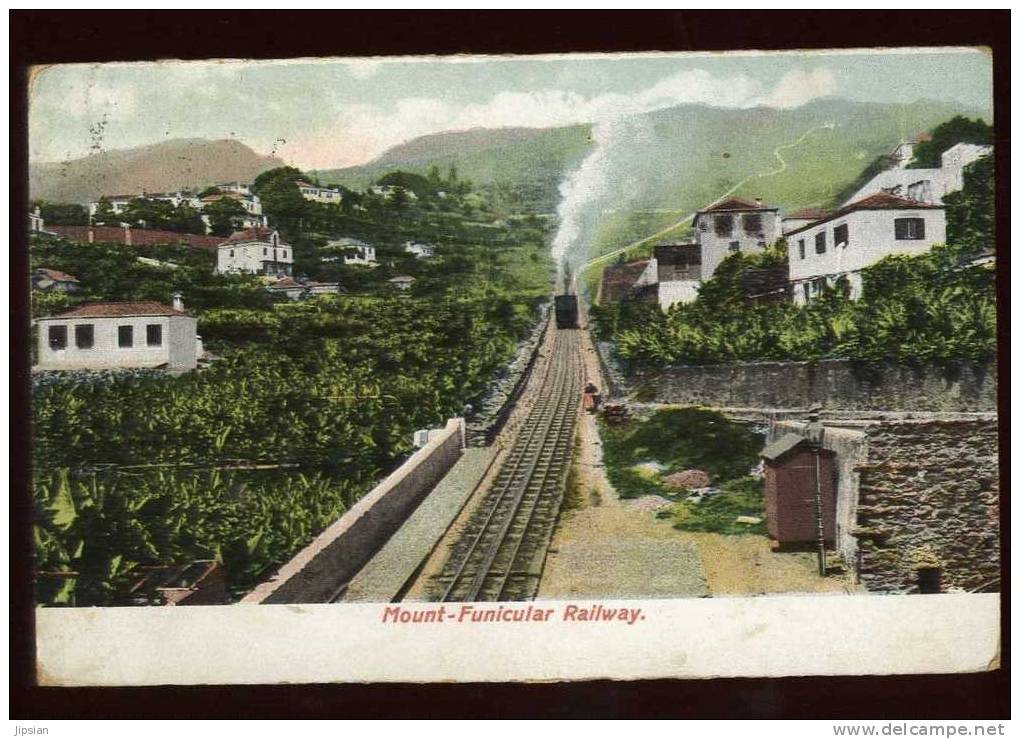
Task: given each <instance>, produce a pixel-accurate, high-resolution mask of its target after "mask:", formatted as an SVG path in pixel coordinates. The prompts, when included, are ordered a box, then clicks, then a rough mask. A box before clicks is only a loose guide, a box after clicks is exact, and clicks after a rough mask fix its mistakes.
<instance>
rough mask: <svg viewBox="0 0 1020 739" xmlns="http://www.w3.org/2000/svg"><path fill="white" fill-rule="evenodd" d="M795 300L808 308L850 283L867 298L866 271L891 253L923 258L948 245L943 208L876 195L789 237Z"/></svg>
mask: <svg viewBox="0 0 1020 739" xmlns="http://www.w3.org/2000/svg"><path fill="white" fill-rule="evenodd" d="M786 240H787V249H788V252H789V259H790V281H791V282H792V283H793V298H794V301H795V302H796V303H798V304H804V303H806V302H808V301H809V300H811V299H812V298H814V297H816V296H817V295H818V294H819V293H820V292H821V291H822V290H823V289H824V288H825V287H826V286H827V285H833V284H835V282H836V281H837V280H838V279H840V278H845V279H846V280H847V282H848V283H849V286H850V297H852V298H854V299H856V298H859V297H860V296H861V293H862V290H863V281H862V276H861V270H863V269H864V268H865V267H869V266H871V265H873V264H875V263H876V262H878V261H879V260H881V259H883V258H884V257H887V256H889V255H891V254H904V255H917V254H923V253H924V252H927V251H928V250H929V249H931V247H932V245H933V244H939V243H945V241H946V213H945V208H943V207H942V206H941V205H934V204H932V203H925V202H921V201H918V200H910V199H909V198H903V197H899V196H896V195H890V194H889V193H884V192H880V193H876V194H874V195H869V196H867V197H864V198H861V199H860V200H857V201H854V202H852V203H850V204H848V205H845V206H843V207H842V208H839V209H838V210H836V211H834V212H832V213H829V214H827V215H826V216H825V217H823V218H820V219H818V220H816V221H814V222H812V223H809V224H808V225H805V226H801V227H800V228H796V229H793V230H791V231H789V232H788V233H787V234H786Z"/></svg>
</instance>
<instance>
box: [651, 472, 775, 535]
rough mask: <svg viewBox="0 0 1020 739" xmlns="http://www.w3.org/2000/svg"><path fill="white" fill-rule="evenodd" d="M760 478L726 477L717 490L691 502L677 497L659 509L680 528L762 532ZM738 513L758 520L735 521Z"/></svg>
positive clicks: (762, 495)
mask: <svg viewBox="0 0 1020 739" xmlns="http://www.w3.org/2000/svg"><path fill="white" fill-rule="evenodd" d="M763 485H764V481H763V478H761V477H751V476H747V477H741V478H738V479H736V480H730V481H728V482H726V483H723V485H722V486H721V487H720V490H719V492H718V493H716V494H714V495H709V496H706V497H705V498H703V499H701V500H699V501H697V502H694V501H693V500H681V501H679V502H677V503H674V504H673V505H672V506H670V507H669V508H667V509H665V510H664V511H663V515H662V517H663V518H671V519H672V520H673V526H674V528H677V529H679V530H681V531H707V532H710V533H714V534H764V533H765V497H764V488H763ZM740 516H753V517H755V518H759V519H761V522H760V523H754V524H747V523H737V518H738V517H740Z"/></svg>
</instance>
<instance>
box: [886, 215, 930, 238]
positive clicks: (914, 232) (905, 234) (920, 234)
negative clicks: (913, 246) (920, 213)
mask: <svg viewBox="0 0 1020 739" xmlns="http://www.w3.org/2000/svg"><path fill="white" fill-rule="evenodd" d="M893 225H894V228H895V230H896V240H897V241H905V240H915V239H923V238H924V219H923V218H897V219H896V220H895V221H893Z"/></svg>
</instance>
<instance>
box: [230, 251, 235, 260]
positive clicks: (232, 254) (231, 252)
mask: <svg viewBox="0 0 1020 739" xmlns="http://www.w3.org/2000/svg"><path fill="white" fill-rule="evenodd" d="M230 257H231V259H233V257H234V250H233V249H231V250H230Z"/></svg>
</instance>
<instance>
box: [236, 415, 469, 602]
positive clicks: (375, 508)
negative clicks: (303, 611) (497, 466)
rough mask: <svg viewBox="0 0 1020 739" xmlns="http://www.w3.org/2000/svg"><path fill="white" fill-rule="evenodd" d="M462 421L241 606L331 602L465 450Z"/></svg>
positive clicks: (437, 434)
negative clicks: (245, 604)
mask: <svg viewBox="0 0 1020 739" xmlns="http://www.w3.org/2000/svg"><path fill="white" fill-rule="evenodd" d="M464 438H465V434H464V420H463V419H460V418H451V419H450V420H449V421H447V422H446V428H444V429H440V430H434V431H432V432H431V433H430V434H429V441H428V443H427V444H426V445H425V446H424V447H422V448H421V449H419V450H418V451H417V452H415V453H414V454H413V455H412V456H411V457H410V459H408V460H407V461H406V462H404V464H402V465H401V466H400V467H399V468H398V469H397V470H395V471H394V472H393V473H392V474H390V475H389V476H388V477H387V478H386V479H385V480H383V481H382V482H381V483H379V484H378V485H376V487H375V488H373V489H372V491H371V492H370V493H368V494H367V495H366V496H365V497H363V498H362V499H361V500H359V501H358V502H357V503H356V504H355V505H354V506H353V507H352V508H351V509H350V510H349V511H347V513H345V514H344V515H343V516H342V517H341V518H340V519H339V520H338V521H337V522H336V523H334V524H333V525H332V526H330V527H329V528H328V529H326V530H325V531H323V532H322V533H321V534H319V536H318V537H317V538H316V539H315V541H313V542H312V543H311V544H309V545H308V546H307V547H305V548H304V549H303V550H301V551H300V552H298V554H297V555H296V556H295V557H294V558H293V559H292V560H290V562H288V563H287V564H285V565H283V566H282V567H281V568H280V569H279V571H278V572H277V573H276V575H274V576H273V578H272V579H270V580H268V581H266V582H264V583H262V584H261V585H259V586H258V587H257V588H255V589H254V590H253V591H251V592H250V593H248V595H246V596H245V597H244V598H243V599H242V600H241V603H329V602H332V601H333V600H335V599H336V598H337V596H338V595H339V594H340V593H341V592H342V590H343V589H344V588H345V587H346V585H347V583H348V582H350V580H351V578H353V577H354V575H356V574H357V573H358V571H359V570H360V569H361V568H362V567H364V566H365V564H367V563H368V561H369V560H370V559H371V558H372V557H373V555H375V553H376V552H378V551H379V549H381V548H382V546H383V545H384V544H385V543H386V542H387V540H388V539H389V538H390V537H391V536H392V535H393V534H394V533H395V532H396V531H397V529H399V528H400V526H401V525H402V524H403V523H404V521H405V520H406V519H407V517H408V516H409V515H411V513H412V512H413V511H414V509H415V508H417V506H418V504H419V503H421V501H422V500H423V499H424V498H425V496H426V495H428V493H429V492H430V491H431V490H432V488H433V487H434V486H435V485H436V483H438V482H439V481H440V480H441V479H442V478H443V476H444V475H445V474H446V473H447V472H448V471H449V470H450V468H451V467H453V465H454V464H455V463H456V462H457V460H458V459H460V456H461V454H462V453H463V451H464Z"/></svg>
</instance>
